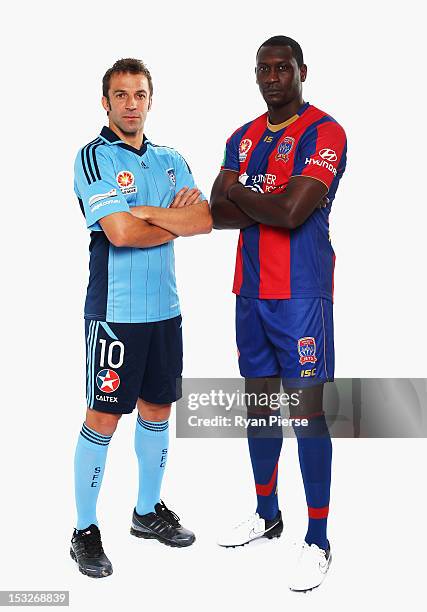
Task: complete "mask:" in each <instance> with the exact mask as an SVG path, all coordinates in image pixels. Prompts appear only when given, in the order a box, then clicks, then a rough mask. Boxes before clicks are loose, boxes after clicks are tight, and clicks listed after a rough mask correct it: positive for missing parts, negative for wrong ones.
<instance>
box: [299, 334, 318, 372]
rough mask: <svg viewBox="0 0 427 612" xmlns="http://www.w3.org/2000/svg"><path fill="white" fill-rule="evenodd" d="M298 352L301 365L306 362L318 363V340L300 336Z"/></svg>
mask: <svg viewBox="0 0 427 612" xmlns="http://www.w3.org/2000/svg"><path fill="white" fill-rule="evenodd" d="M298 354H299V362H300V364H301V365H304V364H305V363H316V361H317V357H316V341H315V339H314V338H312V337H307V338H299V340H298Z"/></svg>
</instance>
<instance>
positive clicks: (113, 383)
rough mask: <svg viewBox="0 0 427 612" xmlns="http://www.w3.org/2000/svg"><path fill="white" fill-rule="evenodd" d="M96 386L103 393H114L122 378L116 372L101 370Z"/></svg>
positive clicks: (97, 376)
mask: <svg viewBox="0 0 427 612" xmlns="http://www.w3.org/2000/svg"><path fill="white" fill-rule="evenodd" d="M96 384H97V385H98V389H99V390H100V391H102V392H103V393H114V391H117V389H118V388H119V386H120V376H119V375H118V374H117V372H115V371H114V370H100V371H99V372H98V374H97V375H96Z"/></svg>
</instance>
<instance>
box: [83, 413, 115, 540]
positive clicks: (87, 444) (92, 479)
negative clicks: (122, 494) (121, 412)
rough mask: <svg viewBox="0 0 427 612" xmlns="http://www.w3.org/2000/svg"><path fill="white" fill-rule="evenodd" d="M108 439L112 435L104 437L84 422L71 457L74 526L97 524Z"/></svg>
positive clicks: (84, 526)
mask: <svg viewBox="0 0 427 612" xmlns="http://www.w3.org/2000/svg"><path fill="white" fill-rule="evenodd" d="M110 440H111V436H104V435H102V434H100V433H98V432H97V431H94V430H93V429H90V428H89V427H88V426H87V425H86V424H85V423H83V427H82V429H81V431H80V435H79V439H78V442H77V447H76V454H75V456H74V485H75V495H76V506H77V525H76V529H85V528H86V527H89V525H92V524H94V525H98V521H97V518H96V502H97V499H98V494H99V489H100V487H101V483H102V477H103V475H104V468H105V460H106V458H107V450H108V444H109V442H110Z"/></svg>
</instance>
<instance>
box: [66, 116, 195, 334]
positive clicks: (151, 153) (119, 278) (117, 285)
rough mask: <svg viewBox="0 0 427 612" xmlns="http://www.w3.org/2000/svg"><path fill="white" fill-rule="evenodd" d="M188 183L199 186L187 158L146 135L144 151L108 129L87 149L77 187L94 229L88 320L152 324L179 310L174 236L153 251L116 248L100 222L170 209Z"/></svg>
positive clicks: (80, 156)
mask: <svg viewBox="0 0 427 612" xmlns="http://www.w3.org/2000/svg"><path fill="white" fill-rule="evenodd" d="M182 187H189V188H192V187H195V183H194V178H193V175H192V174H191V171H190V168H189V166H188V164H187V162H186V161H185V160H184V158H183V157H182V156H181V155H180V154H179V153H178V152H177V151H175V150H174V149H171V148H169V147H164V146H158V145H154V144H152V143H151V142H150V141H149V140H148V139H147V138H146V137H145V136H144V140H143V143H142V146H141V148H140V149H139V150H138V149H135V148H134V147H131V146H130V145H128V144H126V143H124V142H122V141H121V140H120V139H119V137H118V136H117V135H116V134H115V133H114V132H113V131H112V130H110V129H109V128H107V127H104V128H103V129H102V131H101V134H100V135H99V137H98V138H96V139H95V140H93V141H92V142H90V143H89V144H87V145H86V146H84V147H83V148H82V149H80V151H79V152H78V154H77V157H76V161H75V181H74V190H75V193H76V195H77V198H78V200H79V203H80V208H81V210H82V213H83V214H84V216H85V218H86V224H87V227H88V229H89V230H91V242H90V247H89V251H90V263H89V285H88V288H87V295H86V303H85V312H84V316H85V319H96V320H101V321H110V322H113V323H145V322H151V321H162V320H164V319H170V318H172V317H176V316H177V315H179V314H180V306H179V299H178V293H177V289H176V280H175V256H174V247H173V241H170V242H168V243H166V244H163V245H159V246H156V247H149V248H132V247H115V246H114V245H113V244H111V243H110V242H109V240H108V239H107V237H106V235H105V234H104V232H103V231H102V228H101V225H100V224H99V220H100V219H102V218H103V217H106V216H107V215H111V214H112V213H115V212H129V210H130V208H132V206H141V205H144V206H161V207H162V208H167V207H168V206H169V205H170V204H171V203H172V201H173V199H174V197H175V194H176V193H177V192H178V191H179V190H180V189H181V188H182ZM202 197H203V199H206V198H205V197H204V196H202Z"/></svg>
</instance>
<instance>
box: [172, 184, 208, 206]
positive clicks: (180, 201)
mask: <svg viewBox="0 0 427 612" xmlns="http://www.w3.org/2000/svg"><path fill="white" fill-rule="evenodd" d="M200 194H201V191H200V189H197V187H193V188H192V189H188V187H183V188H182V189H180V190H179V191H178V193H177V194H176V196H175V198H174V200H173V202H172V204H171V205H170V206H169V208H183V207H184V206H190V205H191V204H196V202H198V201H199V199H200Z"/></svg>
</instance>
